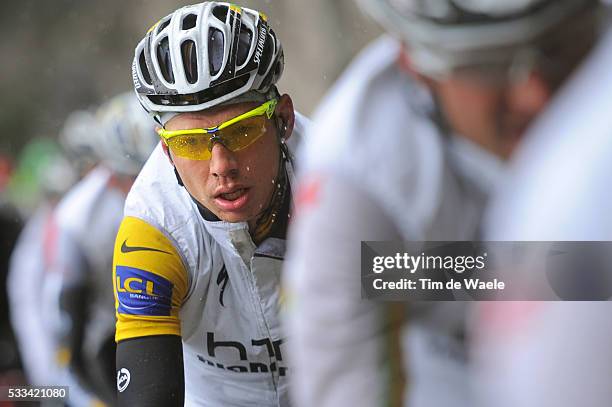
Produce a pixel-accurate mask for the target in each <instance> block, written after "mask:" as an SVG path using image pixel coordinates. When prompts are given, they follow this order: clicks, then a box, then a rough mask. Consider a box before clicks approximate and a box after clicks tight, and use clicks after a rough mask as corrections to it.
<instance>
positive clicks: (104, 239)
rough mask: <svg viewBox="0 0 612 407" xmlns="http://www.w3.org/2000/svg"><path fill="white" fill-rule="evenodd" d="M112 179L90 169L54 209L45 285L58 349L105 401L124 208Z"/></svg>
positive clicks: (109, 378)
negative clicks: (117, 241)
mask: <svg viewBox="0 0 612 407" xmlns="http://www.w3.org/2000/svg"><path fill="white" fill-rule="evenodd" d="M112 176H113V175H112V173H111V172H110V171H109V170H108V169H106V168H105V167H103V166H98V167H96V168H94V169H93V170H92V171H91V172H89V173H88V174H87V176H86V177H85V178H83V179H82V180H81V181H80V182H79V183H78V184H76V185H75V186H74V187H73V188H72V189H71V190H70V191H69V192H68V193H67V194H66V196H65V197H64V198H63V199H62V200H61V201H60V203H59V204H58V206H57V210H56V220H57V247H56V253H55V255H54V257H53V261H52V262H51V265H50V276H49V278H47V280H46V282H45V285H46V287H47V288H46V293H47V294H48V301H49V303H51V304H53V305H52V307H51V308H53V309H54V310H56V315H57V318H55V319H53V321H52V323H53V333H54V335H55V338H56V340H57V342H58V345H59V346H61V347H62V348H63V349H65V350H67V351H68V352H69V353H70V355H71V359H72V362H71V363H72V365H71V366H73V367H74V366H75V364H74V363H75V362H74V361H76V360H78V361H79V362H78V364H77V365H78V366H79V367H80V368H81V369H83V371H81V370H79V369H77V370H74V371H71V373H74V372H78V373H77V374H78V375H80V377H79V379H78V380H79V381H80V382H82V383H88V382H89V387H90V388H93V389H94V391H95V392H96V394H98V395H100V394H104V395H105V396H107V397H112V394H114V391H113V389H114V386H113V385H112V383H114V378H113V376H114V373H113V372H114V339H113V337H114V329H115V326H114V325H115V318H114V297H113V285H112V261H113V247H114V242H115V236H116V234H117V231H118V229H119V224H120V223H121V219H122V218H123V205H124V203H125V194H124V193H123V192H121V191H119V190H118V189H117V188H114V187H112V186H111V182H112ZM107 365H108V366H107ZM83 375H85V376H83ZM87 375H89V376H91V377H89V376H87ZM69 379H70V380H77V378H75V377H72V376H71V377H69ZM83 387H84V388H87V387H88V385H86V384H84V385H83ZM111 392H112V393H111ZM71 397H72V391H71Z"/></svg>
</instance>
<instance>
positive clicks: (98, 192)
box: [55, 167, 110, 232]
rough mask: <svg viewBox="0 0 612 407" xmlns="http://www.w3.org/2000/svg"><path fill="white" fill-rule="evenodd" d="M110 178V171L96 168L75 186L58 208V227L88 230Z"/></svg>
mask: <svg viewBox="0 0 612 407" xmlns="http://www.w3.org/2000/svg"><path fill="white" fill-rule="evenodd" d="M109 178H110V172H109V171H108V170H106V169H105V168H103V167H96V168H94V169H93V170H91V172H89V174H87V175H86V176H85V177H84V178H83V179H82V180H80V181H79V182H78V183H77V184H76V185H74V187H72V188H71V189H70V191H68V193H67V194H66V195H65V196H64V197H63V198H62V200H61V201H60V202H59V204H58V206H57V209H56V212H55V217H56V221H57V224H58V227H60V228H62V229H64V230H72V231H74V232H78V231H80V230H83V229H87V223H88V221H89V218H90V216H91V214H92V211H93V210H94V206H95V205H96V204H97V203H98V202H99V200H100V197H101V196H102V195H103V194H104V191H106V189H107V184H108V180H109Z"/></svg>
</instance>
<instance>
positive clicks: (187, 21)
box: [181, 14, 198, 30]
mask: <svg viewBox="0 0 612 407" xmlns="http://www.w3.org/2000/svg"><path fill="white" fill-rule="evenodd" d="M197 21H198V16H196V15H195V14H187V15H186V16H185V18H183V24H182V26H181V27H182V29H183V30H191V29H192V28H193V27H195V26H196V22H197Z"/></svg>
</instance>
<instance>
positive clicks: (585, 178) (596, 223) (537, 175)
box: [472, 34, 612, 407]
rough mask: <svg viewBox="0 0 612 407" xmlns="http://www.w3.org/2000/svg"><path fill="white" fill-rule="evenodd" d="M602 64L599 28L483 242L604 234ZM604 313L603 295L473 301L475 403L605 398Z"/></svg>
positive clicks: (609, 57)
mask: <svg viewBox="0 0 612 407" xmlns="http://www.w3.org/2000/svg"><path fill="white" fill-rule="evenodd" d="M611 65H612V35H611V34H608V35H607V36H605V37H604V38H602V40H601V42H600V43H599V44H598V46H597V47H596V48H595V49H594V50H593V51H592V52H591V54H590V56H589V57H588V58H587V60H586V61H585V62H584V63H583V65H582V66H581V67H580V68H579V70H578V71H577V72H576V74H575V75H574V76H573V77H572V79H571V80H570V81H569V83H568V84H566V85H565V87H564V88H563V89H562V90H561V91H560V92H559V94H558V95H557V96H556V97H555V99H554V100H553V102H552V103H551V105H550V107H549V108H548V109H547V111H546V112H545V113H544V115H543V116H541V118H540V119H539V120H538V121H537V122H536V123H535V125H534V126H533V127H532V129H531V131H530V132H529V134H528V135H527V138H526V140H525V142H524V143H523V144H522V145H521V147H520V149H519V151H517V154H516V159H515V160H514V162H513V163H512V166H511V167H510V171H509V179H508V183H507V184H504V187H503V188H502V189H501V190H500V191H498V193H497V194H496V195H495V199H494V200H493V201H492V207H491V210H490V211H489V214H488V216H487V224H488V226H487V228H486V230H487V235H488V236H489V238H490V239H493V240H535V241H539V240H542V241H549V240H555V241H576V240H586V241H592V240H595V241H599V240H602V241H610V240H612V223H611V222H612V218H611V217H610V215H609V213H608V212H609V208H610V207H611V205H612V190H611V189H610V187H609V184H610V181H609V177H610V174H612V161H611V160H610V157H611V156H612V137H611V136H612V116H611V115H610V110H611V109H612V99H611V98H610V97H609V95H610V93H611V92H612V72H611V71H610V66H611ZM587 267H589V263H588V261H587V262H585V263H584V270H581V271H583V272H584V273H586V272H588V270H587ZM608 271H610V270H608ZM527 284H528V282H527ZM611 312H612V303H610V302H609V301H605V302H603V301H602V302H537V303H535V302H532V303H506V302H500V303H489V304H487V303H484V304H481V305H480V306H479V307H478V310H477V312H476V314H475V318H474V322H475V323H474V332H473V336H474V337H476V338H477V341H476V342H475V343H474V347H473V349H472V352H473V355H474V360H475V362H476V365H475V367H476V370H475V372H476V373H477V375H476V377H477V378H478V387H479V388H480V389H481V393H482V397H481V405H483V406H490V405H496V406H524V407H532V406H555V407H562V406H576V405H584V406H609V405H611V403H612V387H611V386H610V385H609V378H610V377H611V376H612V352H611V351H610V343H611V342H612V323H611V322H610V313H611Z"/></svg>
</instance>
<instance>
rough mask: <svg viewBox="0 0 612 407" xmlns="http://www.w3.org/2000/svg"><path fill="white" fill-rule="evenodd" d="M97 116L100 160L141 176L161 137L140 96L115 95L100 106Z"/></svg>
mask: <svg viewBox="0 0 612 407" xmlns="http://www.w3.org/2000/svg"><path fill="white" fill-rule="evenodd" d="M96 118H97V120H98V126H99V129H100V131H99V133H98V134H99V137H100V138H99V142H98V143H97V145H98V147H97V153H98V154H99V156H100V160H101V161H102V162H103V163H104V164H106V165H107V166H108V167H110V168H111V169H112V170H113V171H115V172H117V173H120V174H124V175H137V174H138V173H139V172H140V169H141V168H142V166H143V164H144V163H145V161H146V160H147V158H149V155H150V154H151V152H152V151H153V149H154V148H155V146H156V145H157V142H158V141H159V137H158V136H157V134H156V133H155V126H154V124H155V123H154V122H153V121H152V120H151V118H150V117H149V116H148V115H147V114H146V113H145V112H144V111H143V110H142V107H141V106H140V103H139V102H138V99H137V98H136V96H134V94H133V93H132V92H126V93H123V94H121V95H118V96H115V97H114V98H112V99H111V100H109V101H108V102H106V103H105V104H104V105H102V106H101V107H100V108H99V109H98V112H97V114H96Z"/></svg>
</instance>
